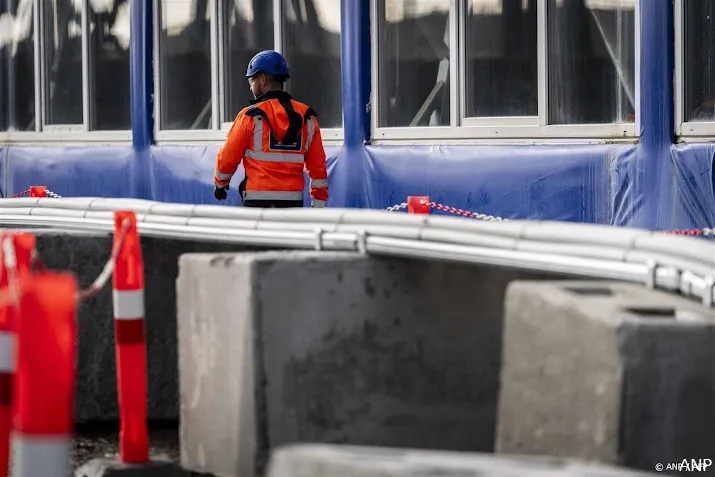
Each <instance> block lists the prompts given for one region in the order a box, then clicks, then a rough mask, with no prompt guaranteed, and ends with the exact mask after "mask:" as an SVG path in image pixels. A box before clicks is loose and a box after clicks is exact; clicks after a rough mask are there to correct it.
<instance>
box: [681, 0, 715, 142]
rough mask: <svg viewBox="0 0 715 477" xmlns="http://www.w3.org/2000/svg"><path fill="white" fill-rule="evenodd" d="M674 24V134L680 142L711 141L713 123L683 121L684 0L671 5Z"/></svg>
mask: <svg viewBox="0 0 715 477" xmlns="http://www.w3.org/2000/svg"><path fill="white" fill-rule="evenodd" d="M673 8H674V15H673V20H674V22H675V79H674V83H673V88H674V90H675V124H674V128H675V134H676V136H677V137H678V140H680V141H682V142H702V141H712V140H713V136H715V121H686V120H685V90H684V88H685V35H684V32H685V0H675V1H674V3H673Z"/></svg>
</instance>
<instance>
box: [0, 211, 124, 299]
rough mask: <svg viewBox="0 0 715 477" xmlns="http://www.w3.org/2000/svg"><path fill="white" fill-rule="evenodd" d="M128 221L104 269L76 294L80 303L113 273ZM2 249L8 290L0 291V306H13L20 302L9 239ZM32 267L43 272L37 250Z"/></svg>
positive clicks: (102, 285)
mask: <svg viewBox="0 0 715 477" xmlns="http://www.w3.org/2000/svg"><path fill="white" fill-rule="evenodd" d="M129 225H130V222H129V220H124V221H123V222H122V228H121V230H120V232H119V237H118V238H117V241H116V242H115V243H114V245H113V246H112V253H111V255H110V257H109V259H108V260H107V262H106V263H105V264H104V268H103V269H102V271H101V272H100V274H99V275H98V276H97V278H96V279H95V280H94V282H93V283H92V284H91V285H90V286H89V287H88V288H86V289H85V290H81V291H80V292H79V294H78V297H77V299H78V300H80V301H83V300H88V299H90V298H92V297H93V296H95V295H96V294H97V293H98V292H99V291H100V290H101V289H102V288H104V286H105V285H106V284H107V281H108V280H109V277H111V276H112V273H113V272H114V265H115V264H116V263H117V257H118V256H119V252H120V251H121V249H122V244H123V243H124V239H125V237H126V236H127V233H128V231H129ZM2 248H3V252H4V256H5V263H4V267H0V273H1V272H2V270H3V268H4V270H5V271H6V273H7V274H8V289H6V290H0V306H6V305H15V304H17V303H18V302H19V300H20V292H19V287H18V283H17V278H16V277H17V261H16V258H15V257H16V255H15V249H14V246H13V244H12V239H11V238H10V237H5V238H4V239H3V241H2ZM32 265H33V266H34V267H35V268H36V269H37V270H44V269H45V265H44V263H43V262H42V259H40V257H39V255H38V253H37V250H36V249H35V250H33V251H32Z"/></svg>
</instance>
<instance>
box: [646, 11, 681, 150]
mask: <svg viewBox="0 0 715 477" xmlns="http://www.w3.org/2000/svg"><path fill="white" fill-rule="evenodd" d="M640 21H641V56H640V75H641V78H640V83H641V84H640V88H641V110H640V114H641V144H642V145H643V147H644V148H646V149H651V148H655V149H662V148H664V147H669V146H670V145H671V144H672V143H673V137H674V131H673V130H674V127H673V121H674V105H673V71H674V70H673V67H674V66H673V65H674V53H673V52H674V48H675V46H674V33H673V30H674V23H673V1H672V0H641V1H640ZM653 159H654V158H653Z"/></svg>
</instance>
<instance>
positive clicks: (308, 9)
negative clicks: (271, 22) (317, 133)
mask: <svg viewBox="0 0 715 477" xmlns="http://www.w3.org/2000/svg"><path fill="white" fill-rule="evenodd" d="M283 44H284V45H285V46H284V49H283V50H284V53H285V56H286V58H287V59H288V63H289V64H290V69H291V79H290V81H289V82H288V87H287V89H288V91H289V92H290V93H291V94H292V95H293V97H294V98H295V99H296V100H298V101H301V102H304V103H306V104H308V105H309V106H310V107H312V108H313V109H315V110H316V111H317V112H318V114H319V117H318V119H319V121H320V127H321V128H341V127H342V125H343V110H342V85H341V82H340V78H341V75H340V2H337V1H336V0H283Z"/></svg>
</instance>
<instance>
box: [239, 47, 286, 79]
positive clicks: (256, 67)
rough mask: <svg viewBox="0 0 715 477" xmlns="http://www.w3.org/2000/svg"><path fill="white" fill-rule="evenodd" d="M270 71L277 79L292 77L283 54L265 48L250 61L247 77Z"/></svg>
mask: <svg viewBox="0 0 715 477" xmlns="http://www.w3.org/2000/svg"><path fill="white" fill-rule="evenodd" d="M261 72H263V73H268V74H269V75H271V76H273V77H275V78H277V79H281V78H282V79H288V78H290V68H288V62H287V61H286V59H285V58H283V55H281V54H280V53H278V52H277V51H273V50H264V51H261V52H259V53H257V54H256V56H254V57H253V58H251V61H250V62H249V63H248V69H247V70H246V77H247V78H250V77H252V76H256V75H257V74H258V73H261Z"/></svg>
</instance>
